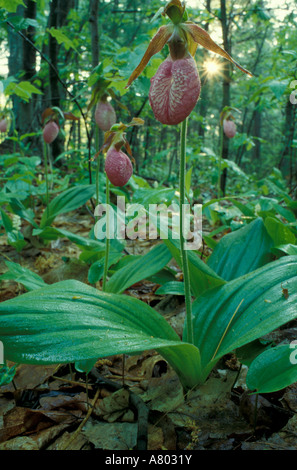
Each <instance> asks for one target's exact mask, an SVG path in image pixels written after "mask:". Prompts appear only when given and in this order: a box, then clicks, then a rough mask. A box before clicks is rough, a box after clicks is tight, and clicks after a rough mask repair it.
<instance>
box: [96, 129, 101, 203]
mask: <svg viewBox="0 0 297 470" xmlns="http://www.w3.org/2000/svg"><path fill="white" fill-rule="evenodd" d="M95 148H96V153H97V152H98V151H99V128H98V126H96V127H95ZM96 165H97V166H96V205H97V206H98V204H99V170H100V155H98V156H97V158H96Z"/></svg>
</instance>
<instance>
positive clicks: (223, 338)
mask: <svg viewBox="0 0 297 470" xmlns="http://www.w3.org/2000/svg"><path fill="white" fill-rule="evenodd" d="M283 288H286V289H288V295H284V292H283ZM296 317H297V256H287V257H283V258H281V259H279V260H277V261H274V262H272V263H269V264H267V265H265V266H264V267H262V268H259V269H257V270H256V271H253V272H252V273H249V274H247V275H245V276H242V277H240V278H238V279H235V280H234V281H230V282H228V283H227V284H225V285H224V286H222V287H218V288H215V289H212V290H211V291H208V292H205V293H204V294H203V295H202V296H200V297H199V298H197V299H196V300H195V301H194V302H193V319H194V320H193V322H194V344H195V345H196V346H197V348H198V349H199V350H200V354H201V365H202V369H203V375H202V377H201V380H202V382H203V381H204V380H205V379H206V377H207V375H208V374H209V372H210V370H211V369H212V368H213V366H214V365H215V363H216V362H217V361H218V359H219V358H220V357H222V356H223V355H224V354H227V353H229V352H231V351H233V350H234V349H236V348H239V347H241V346H243V345H244V344H247V343H249V342H251V341H253V340H255V339H257V338H260V337H261V336H264V335H265V334H267V333H269V332H271V331H273V330H275V329H276V328H278V327H279V326H281V325H283V324H285V323H287V322H288V321H290V320H292V319H294V318H296ZM184 340H185V341H187V338H186V327H185V332H184Z"/></svg>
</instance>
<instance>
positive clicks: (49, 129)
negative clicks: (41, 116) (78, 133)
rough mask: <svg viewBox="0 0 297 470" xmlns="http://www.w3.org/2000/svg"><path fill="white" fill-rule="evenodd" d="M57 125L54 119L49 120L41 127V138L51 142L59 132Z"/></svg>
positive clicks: (48, 142)
mask: <svg viewBox="0 0 297 470" xmlns="http://www.w3.org/2000/svg"><path fill="white" fill-rule="evenodd" d="M59 131H60V129H59V126H58V124H57V123H56V122H55V121H49V122H48V123H47V124H46V125H45V126H44V129H43V139H44V141H45V142H46V143H47V144H51V143H52V142H53V141H54V140H55V138H56V137H57V135H58V134H59Z"/></svg>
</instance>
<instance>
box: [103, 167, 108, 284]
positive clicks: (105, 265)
mask: <svg viewBox="0 0 297 470" xmlns="http://www.w3.org/2000/svg"><path fill="white" fill-rule="evenodd" d="M108 209H109V179H108V178H107V175H106V241H105V261H104V272H103V283H102V290H103V291H105V288H106V278H107V271H108V258H109V210H108Z"/></svg>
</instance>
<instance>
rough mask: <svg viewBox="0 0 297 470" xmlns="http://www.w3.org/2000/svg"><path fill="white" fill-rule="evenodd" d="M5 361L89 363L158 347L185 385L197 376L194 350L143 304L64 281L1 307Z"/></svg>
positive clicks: (159, 316) (10, 301)
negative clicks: (115, 355)
mask: <svg viewBox="0 0 297 470" xmlns="http://www.w3.org/2000/svg"><path fill="white" fill-rule="evenodd" d="M0 341H2V342H3V345H4V357H5V359H6V360H11V361H13V362H17V363H29V364H55V363H67V362H80V361H89V360H92V359H96V358H99V357H107V356H111V355H114V354H134V353H140V352H143V351H145V350H147V349H157V350H158V351H159V352H160V354H161V355H162V356H163V357H164V358H165V359H166V360H167V361H168V362H169V363H170V364H171V365H172V367H173V368H174V369H175V370H176V372H177V373H178V375H179V377H180V380H181V382H182V383H183V385H184V386H186V387H193V386H194V385H195V384H196V383H197V377H198V376H199V374H200V371H199V366H200V356H199V351H198V349H197V348H196V347H195V346H193V345H190V344H187V343H182V342H181V340H180V338H179V337H178V335H177V334H176V333H175V331H174V330H173V329H172V328H171V326H170V325H169V324H168V323H167V321H166V320H165V319H164V318H163V317H162V316H161V315H160V314H158V313H157V312H156V311H155V310H153V309H152V308H151V307H150V306H148V305H147V304H145V303H144V302H141V301H139V300H138V299H134V298H132V297H129V296H126V295H116V294H108V293H104V292H100V291H98V290H96V289H94V288H93V287H90V286H87V285H86V284H84V283H81V282H79V281H62V282H59V283H56V284H52V285H50V286H48V287H46V288H42V289H38V290H35V291H32V292H28V293H26V294H23V295H21V296H19V297H16V298H14V299H11V300H7V301H5V302H2V303H0Z"/></svg>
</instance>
